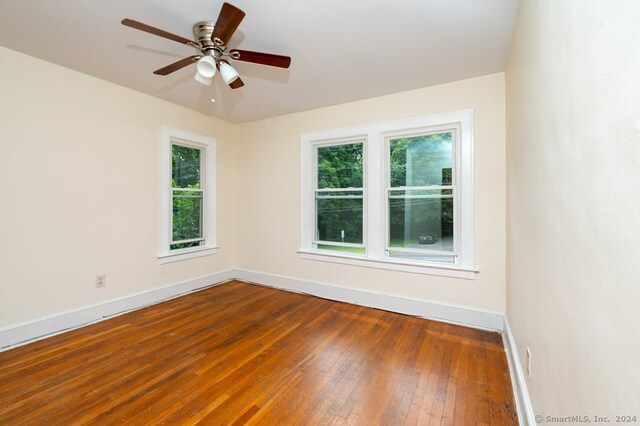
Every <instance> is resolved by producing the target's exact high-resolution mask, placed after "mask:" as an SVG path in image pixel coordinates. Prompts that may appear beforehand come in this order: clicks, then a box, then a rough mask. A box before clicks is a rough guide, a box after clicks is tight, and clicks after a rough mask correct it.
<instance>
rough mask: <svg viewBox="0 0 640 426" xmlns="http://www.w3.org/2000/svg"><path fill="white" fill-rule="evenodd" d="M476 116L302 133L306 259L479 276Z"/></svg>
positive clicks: (451, 115) (442, 116) (435, 117)
mask: <svg viewBox="0 0 640 426" xmlns="http://www.w3.org/2000/svg"><path fill="white" fill-rule="evenodd" d="M472 128H473V127H472V111H470V110H466V111H459V112H453V113H446V114H438V115H432V116H428V117H421V118H413V119H407V120H401V121H396V122H389V123H378V124H372V125H368V126H362V127H357V128H350V129H338V130H332V131H327V132H318V133H307V134H304V135H302V168H303V182H302V221H301V223H302V229H301V248H300V252H301V254H302V257H303V258H307V259H313V260H324V261H332V262H337V263H346V264H354V265H360V266H370V267H375V268H382V269H393V270H405V271H410V272H421V273H431V274H436V275H447V276H456V277H461V278H474V272H475V264H474V230H473V161H472V160H473V158H472V157H473V146H472V144H473V137H472Z"/></svg>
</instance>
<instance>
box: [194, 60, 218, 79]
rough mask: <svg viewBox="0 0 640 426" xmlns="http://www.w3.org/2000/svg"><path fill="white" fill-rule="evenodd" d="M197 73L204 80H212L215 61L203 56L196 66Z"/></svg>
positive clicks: (214, 71)
mask: <svg viewBox="0 0 640 426" xmlns="http://www.w3.org/2000/svg"><path fill="white" fill-rule="evenodd" d="M196 67H197V69H198V73H199V74H200V75H201V76H203V77H205V78H212V77H213V76H214V75H215V73H216V61H215V59H213V58H212V57H211V56H203V57H202V58H200V59H199V60H198V65H197V66H196Z"/></svg>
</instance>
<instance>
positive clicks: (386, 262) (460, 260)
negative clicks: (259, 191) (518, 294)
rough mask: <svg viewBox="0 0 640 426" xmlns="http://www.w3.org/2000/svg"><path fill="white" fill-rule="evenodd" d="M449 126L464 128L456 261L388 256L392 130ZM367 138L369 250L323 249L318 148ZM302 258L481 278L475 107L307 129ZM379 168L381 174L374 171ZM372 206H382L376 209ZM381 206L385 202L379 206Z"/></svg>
mask: <svg viewBox="0 0 640 426" xmlns="http://www.w3.org/2000/svg"><path fill="white" fill-rule="evenodd" d="M443 126H449V128H456V129H459V134H458V135H457V137H456V146H455V148H454V149H455V152H456V157H455V158H456V164H455V167H456V168H457V172H456V173H457V174H456V176H457V182H456V192H457V197H458V200H457V201H458V202H457V203H456V211H455V214H456V215H458V218H457V221H456V226H457V229H456V233H457V235H456V238H457V239H458V240H457V246H456V251H457V254H458V257H457V258H456V259H457V260H456V263H454V264H447V263H437V262H426V261H422V262H417V261H411V260H405V259H396V258H389V257H386V250H385V249H386V241H387V233H388V232H387V229H388V228H387V227H388V224H387V223H386V216H387V212H386V206H387V200H385V199H384V198H386V195H387V194H386V189H387V185H388V177H387V170H388V165H387V160H386V151H385V150H384V148H385V146H386V144H387V139H388V137H389V136H390V135H398V134H407V133H413V132H420V131H424V130H425V129H427V130H429V129H435V128H440V127H443ZM363 139H364V152H365V155H364V157H365V164H364V167H363V169H364V174H365V175H364V179H365V180H364V182H365V184H364V187H365V189H364V203H363V209H364V210H363V214H364V217H363V223H364V235H363V237H364V238H363V240H364V243H365V244H366V247H367V249H366V254H365V255H359V254H355V253H354V254H345V253H340V252H331V251H327V250H318V249H315V248H314V237H315V229H314V227H315V218H314V190H315V179H316V178H315V174H314V172H315V169H316V167H317V165H316V164H314V161H315V152H314V151H315V147H316V146H318V145H325V144H336V143H346V142H349V141H357V140H363ZM301 160H302V161H301V163H302V179H301V200H302V202H301V220H300V225H301V230H300V249H299V251H298V253H300V256H301V258H303V259H310V260H319V261H326V262H334V263H341V264H348V265H353V266H365V267H371V268H378V269H389V270H395V271H404V272H412V273H422V274H430V275H440V276H450V277H456V278H465V279H475V274H476V272H478V269H477V267H476V265H475V248H474V247H475V229H474V203H475V202H474V201H475V198H474V181H473V175H474V171H473V109H466V110H461V111H453V112H447V113H441V114H432V115H428V116H424V117H416V118H409V119H404V120H397V121H391V122H383V123H374V124H369V125H364V126H357V127H350V128H344V129H334V130H328V131H321V132H310V133H304V134H302V137H301ZM376 170H379V171H380V173H375V172H372V171H376ZM372 206H376V207H375V208H372ZM377 206H379V207H377Z"/></svg>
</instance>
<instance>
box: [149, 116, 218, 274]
mask: <svg viewBox="0 0 640 426" xmlns="http://www.w3.org/2000/svg"><path fill="white" fill-rule="evenodd" d="M214 165H215V140H214V139H212V138H210V137H207V136H203V135H198V134H195V133H191V132H186V131H184V130H180V129H174V128H171V127H167V126H163V127H162V138H161V215H160V218H161V220H160V222H161V232H160V236H161V238H160V240H161V247H160V255H159V257H160V258H161V259H162V261H163V262H170V261H175V260H182V259H187V258H191V257H197V256H204V255H208V254H212V253H213V252H214V250H215V248H216V247H215V216H214V214H215V182H214V176H215V174H214Z"/></svg>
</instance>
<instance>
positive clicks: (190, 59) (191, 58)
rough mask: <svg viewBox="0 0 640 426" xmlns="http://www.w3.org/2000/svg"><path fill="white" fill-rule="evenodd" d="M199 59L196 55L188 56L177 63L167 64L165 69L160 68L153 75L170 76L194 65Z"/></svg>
mask: <svg viewBox="0 0 640 426" xmlns="http://www.w3.org/2000/svg"><path fill="white" fill-rule="evenodd" d="M200 58H202V56H198V55H193V56H189V57H188V58H184V59H180V60H179V61H177V62H174V63H172V64H169V65H167V66H166V67H163V68H160V69H159V70H155V71H154V72H153V73H154V74H156V75H167V74H171V73H172V72H174V71H178V70H179V69H180V68H184V67H186V66H187V65H190V64H192V63H194V62H195V61H197V60H198V59H200Z"/></svg>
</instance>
